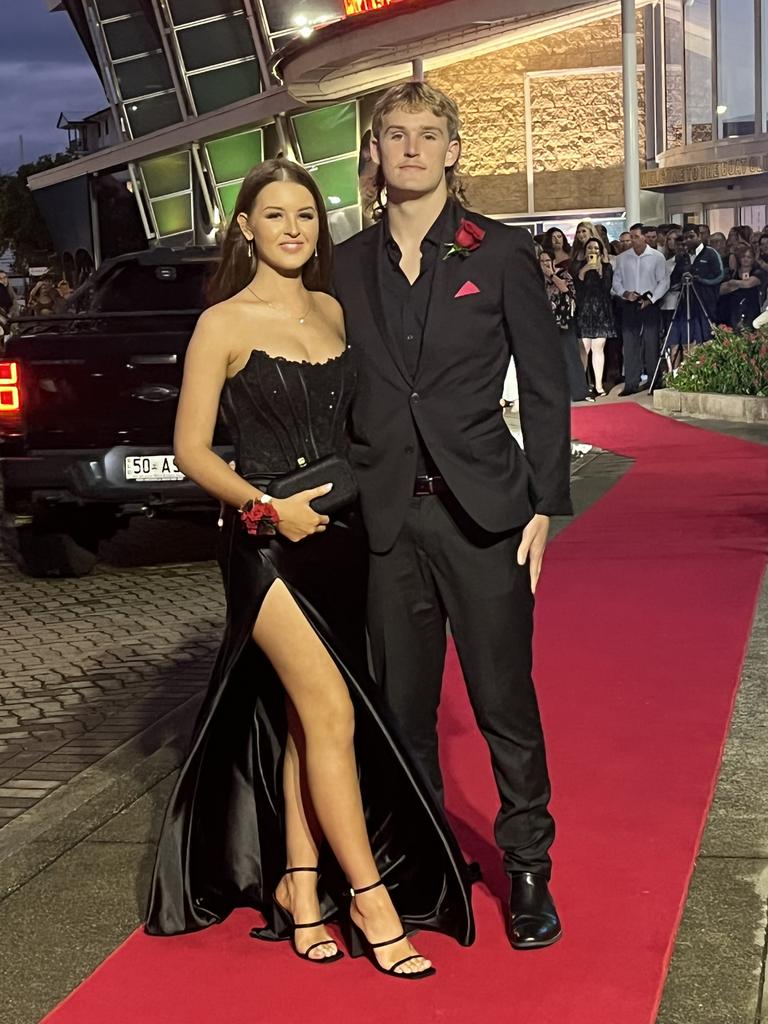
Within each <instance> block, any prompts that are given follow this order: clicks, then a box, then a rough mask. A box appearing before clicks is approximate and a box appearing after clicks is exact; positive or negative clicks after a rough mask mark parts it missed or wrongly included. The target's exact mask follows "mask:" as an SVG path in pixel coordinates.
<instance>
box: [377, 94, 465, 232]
mask: <svg viewBox="0 0 768 1024" xmlns="http://www.w3.org/2000/svg"><path fill="white" fill-rule="evenodd" d="M393 110H407V111H408V112H409V113H413V112H415V111H419V110H428V111H429V112H430V113H431V114H432V115H434V117H444V118H445V119H446V120H447V122H448V139H449V140H450V141H451V142H453V141H454V140H456V141H458V142H459V145H461V136H460V135H459V131H460V128H461V122H460V120H459V108H458V107H457V106H456V103H455V102H454V101H453V100H452V99H451V97H450V96H446V94H445V93H444V92H441V91H440V90H439V89H435V88H433V87H432V86H431V85H427V83H426V82H404V83H403V84H402V85H393V86H392V88H391V89H387V91H386V92H385V93H384V95H383V96H382V97H381V99H379V101H378V102H377V104H376V106H375V107H374V108H373V117H372V120H371V134H372V135H373V137H374V139H376V140H380V139H381V131H382V128H383V127H384V118H385V117H386V116H387V114H391V113H392V111H393ZM459 159H461V155H459ZM459 159H457V160H456V162H455V163H454V165H453V166H452V167H446V169H445V184H446V187H447V189H448V195H449V196H450V197H451V199H455V200H456V201H457V202H459V203H461V204H462V205H464V204H465V203H466V196H465V195H464V186H463V183H462V179H461V174H460V173H459ZM386 187H387V183H386V180H385V178H384V171H383V170H382V168H381V164H378V165H377V167H376V198H375V199H374V201H373V204H372V211H373V216H374V218H375V219H377V220H378V219H379V218H380V217H382V215H383V213H384V203H383V200H382V195H383V192H384V190H385V188H386Z"/></svg>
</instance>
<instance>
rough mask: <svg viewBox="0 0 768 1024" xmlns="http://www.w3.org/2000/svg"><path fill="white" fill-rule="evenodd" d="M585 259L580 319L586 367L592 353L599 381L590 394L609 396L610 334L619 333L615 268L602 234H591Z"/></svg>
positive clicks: (580, 285) (579, 287)
mask: <svg viewBox="0 0 768 1024" xmlns="http://www.w3.org/2000/svg"><path fill="white" fill-rule="evenodd" d="M584 257H585V259H584V263H583V264H582V266H581V269H580V270H579V272H578V274H577V275H576V278H575V280H574V284H575V286H576V322H577V324H578V328H579V336H580V338H581V345H582V361H583V363H584V369H585V371H586V369H587V363H588V361H589V357H590V355H591V356H592V372H593V374H594V377H595V383H594V385H593V386H592V387H591V388H590V391H589V393H588V397H592V398H593V399H594V398H596V397H598V396H605V394H606V392H605V389H604V387H603V373H604V371H605V342H606V338H609V337H612V336H613V334H614V333H615V330H616V328H615V323H614V319H613V304H612V302H611V285H612V283H613V268H612V267H611V261H610V259H609V257H608V250H607V249H606V248H605V244H604V242H603V240H602V239H601V238H590V239H589V241H588V242H587V243H586V246H585V248H584Z"/></svg>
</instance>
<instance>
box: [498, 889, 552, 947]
mask: <svg viewBox="0 0 768 1024" xmlns="http://www.w3.org/2000/svg"><path fill="white" fill-rule="evenodd" d="M562 934H563V929H562V926H561V925H560V918H559V917H558V916H557V910H556V909H555V904H554V902H553V900H552V896H551V895H550V892H549V885H548V884H547V880H546V878H545V877H544V875H534V874H532V873H531V872H530V871H519V872H516V873H515V874H514V875H512V887H511V889H510V892H509V917H508V919H507V935H508V936H509V941H510V943H511V944H512V948H513V949H542V948H543V947H544V946H551V945H552V944H553V943H554V942H557V940H558V939H559V938H560V936H561V935H562Z"/></svg>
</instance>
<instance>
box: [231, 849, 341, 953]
mask: <svg viewBox="0 0 768 1024" xmlns="http://www.w3.org/2000/svg"><path fill="white" fill-rule="evenodd" d="M297 871H313V872H314V873H315V874H317V873H318V869H317V868H286V869H285V874H286V875H292V874H295V872H297ZM272 908H273V909H272V912H273V917H274V928H273V930H274V933H275V937H274V938H272V937H271V936H267V935H265V934H264V933H263V929H261V928H252V929H251V932H250V935H251V938H252V939H262V940H264V941H266V942H282V941H283V940H284V939H290V940H291V946H292V947H293V951H294V953H295V954H296V956H298V957H301V959H302V960H308V961H309V962H310V963H311V964H335V963H336V961H337V960H341V959H342V958H343V956H344V954H343V953H342V952H341V950H340V949H339V947H338V943H337V942H336V940H335V939H321V940H320V941H319V942H313V943H312V945H311V946H308V947H307V949H305V950H304V952H303V953H300V952H299V950H298V948H297V947H296V932H297V931H298V930H299V928H319V927H320V926H321V925H324V924H327V923H328V921H329V920H330V918H323V920H321V921H312V922H311V923H310V924H296V922H295V921H294V919H293V914H292V913H291V912H290V910H287V909H286V908H285V907H284V906H283V905H282V903H281V902H280V900H279V899H278V898H277V893H273V894H272ZM326 943H331V944H332V945H334V946H336V952H335V953H334V954H333V955H332V956H320V957H317V956H310V955H309V954H310V953H311V952H312V950H313V949H317V947H318V946H324V945H326Z"/></svg>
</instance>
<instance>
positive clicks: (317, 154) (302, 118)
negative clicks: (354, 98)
mask: <svg viewBox="0 0 768 1024" xmlns="http://www.w3.org/2000/svg"><path fill="white" fill-rule="evenodd" d="M293 127H294V128H295V129H296V137H297V138H298V140H299V148H300V150H301V158H302V160H303V161H304V163H309V162H311V161H312V160H325V159H327V158H328V157H331V156H338V155H339V154H340V153H351V152H354V151H356V150H357V112H356V109H355V103H354V102H352V103H337V104H335V105H334V106H332V107H324V108H323V109H322V110H312V111H309V112H308V113H306V114H296V115H295V116H294V118H293Z"/></svg>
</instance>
